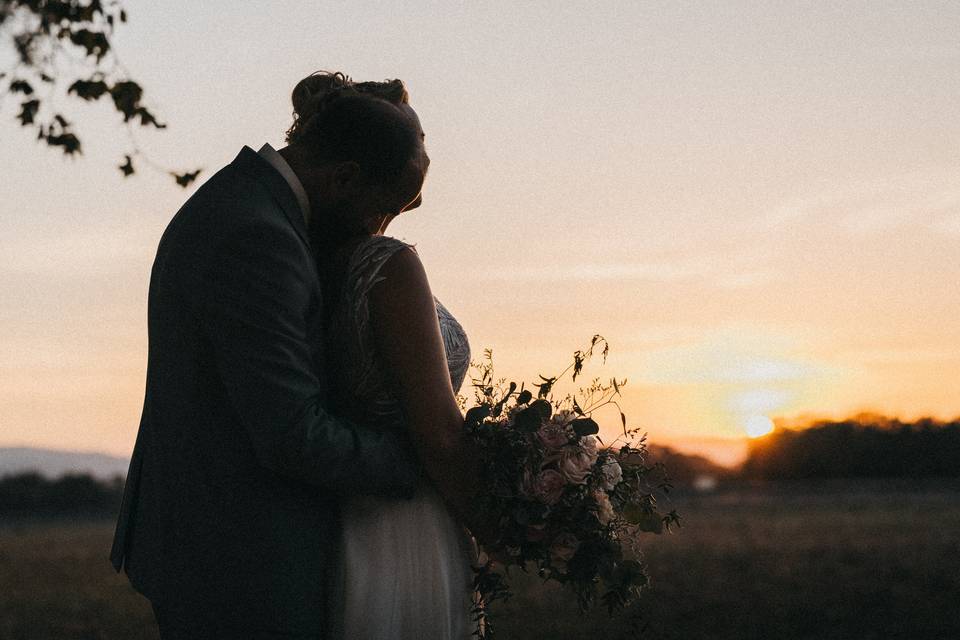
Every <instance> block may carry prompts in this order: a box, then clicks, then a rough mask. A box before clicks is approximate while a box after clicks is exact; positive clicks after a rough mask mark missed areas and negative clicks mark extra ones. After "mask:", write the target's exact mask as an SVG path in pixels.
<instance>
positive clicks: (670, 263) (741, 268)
mask: <svg viewBox="0 0 960 640" xmlns="http://www.w3.org/2000/svg"><path fill="white" fill-rule="evenodd" d="M730 254H731V255H725V254H722V253H712V254H703V253H701V254H697V255H693V256H683V257H677V258H663V259H660V260H656V261H644V262H624V263H592V264H591V263H587V264H583V263H580V264H577V263H575V264H565V265H551V266H547V265H541V266H527V267H516V268H511V269H509V270H506V269H504V270H490V271H485V272H483V273H480V274H478V277H479V278H482V279H490V280H516V281H521V282H556V281H577V282H601V281H636V280H642V281H650V282H664V283H679V282H701V283H705V284H710V285H713V286H716V287H720V288H724V289H741V288H748V287H757V286H762V285H765V284H768V283H770V282H773V281H776V280H779V279H780V277H781V276H780V273H779V272H778V271H776V270H774V269H772V268H769V267H767V266H765V265H764V264H763V262H765V258H763V257H762V256H760V255H759V254H756V253H751V252H750V251H748V250H747V249H746V248H743V249H735V250H733V251H732V252H730Z"/></svg>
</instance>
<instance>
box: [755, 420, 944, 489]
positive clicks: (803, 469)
mask: <svg viewBox="0 0 960 640" xmlns="http://www.w3.org/2000/svg"><path fill="white" fill-rule="evenodd" d="M741 473H742V475H743V476H744V477H745V478H751V479H762V480H802V479H820V478H868V477H869V478H922V477H956V476H960V418H958V419H956V420H953V421H951V422H942V421H938V420H934V419H932V418H923V419H920V420H917V421H916V422H901V421H900V420H897V419H888V418H884V417H882V416H872V415H869V414H865V415H861V416H857V417H854V418H850V419H847V420H843V421H839V422H834V421H819V422H815V423H814V424H812V425H811V426H809V427H807V428H804V429H799V430H791V429H776V430H775V431H774V432H773V433H771V434H770V435H768V436H765V437H763V438H758V439H756V440H753V441H751V446H750V451H749V456H748V458H747V461H746V462H745V463H744V465H743V468H742V472H741Z"/></svg>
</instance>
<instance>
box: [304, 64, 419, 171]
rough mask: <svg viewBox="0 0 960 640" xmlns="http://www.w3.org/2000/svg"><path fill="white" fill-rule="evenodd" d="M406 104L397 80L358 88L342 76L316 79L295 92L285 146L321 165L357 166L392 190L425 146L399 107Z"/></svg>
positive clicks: (322, 75) (311, 78)
mask: <svg viewBox="0 0 960 640" xmlns="http://www.w3.org/2000/svg"><path fill="white" fill-rule="evenodd" d="M406 101H407V92H406V89H404V87H403V83H402V82H400V81H399V80H394V81H387V82H384V83H360V84H354V83H353V82H351V81H350V79H349V78H348V77H347V76H344V75H343V74H342V73H336V74H328V73H325V72H321V73H317V74H312V75H310V76H308V77H306V78H304V79H303V80H301V81H300V82H299V83H298V84H297V87H296V88H295V89H294V91H293V107H294V112H293V114H294V123H293V125H292V126H291V127H290V129H289V130H288V131H287V142H288V143H289V144H296V145H299V146H302V147H303V148H305V149H306V150H307V152H308V153H309V154H310V155H311V156H312V157H314V158H315V159H316V160H317V161H318V162H343V161H354V162H356V163H357V164H358V165H360V167H361V169H362V170H363V171H364V172H366V173H367V175H368V177H369V178H370V179H372V180H374V181H377V182H380V183H385V184H393V183H395V182H396V181H397V180H398V179H399V178H400V176H401V175H402V173H403V171H404V169H405V168H406V167H407V164H408V163H409V162H410V160H411V159H412V158H414V157H415V154H416V153H417V151H418V150H419V145H420V144H421V142H420V135H419V131H417V129H416V127H415V126H414V124H413V122H412V121H411V120H410V119H409V118H408V117H407V116H406V114H404V113H403V112H401V111H400V109H398V108H397V106H395V105H397V104H400V103H402V102H406Z"/></svg>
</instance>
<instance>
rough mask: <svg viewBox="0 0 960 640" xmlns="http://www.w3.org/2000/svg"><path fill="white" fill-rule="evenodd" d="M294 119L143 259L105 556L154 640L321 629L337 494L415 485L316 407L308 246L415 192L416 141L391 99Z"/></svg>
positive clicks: (212, 186) (323, 107)
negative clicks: (134, 365)
mask: <svg viewBox="0 0 960 640" xmlns="http://www.w3.org/2000/svg"><path fill="white" fill-rule="evenodd" d="M304 117H305V116H304V115H303V114H301V119H303V118H304ZM305 125H306V126H307V127H308V128H309V133H310V135H309V136H306V138H305V139H304V140H303V141H301V142H298V143H296V144H291V145H290V146H288V147H285V148H283V149H281V150H280V151H279V152H278V151H275V150H274V149H273V148H272V147H270V146H269V145H265V146H264V147H263V148H262V149H261V150H260V151H259V152H255V151H253V150H252V149H250V148H249V147H244V149H243V150H242V151H241V152H240V154H239V155H238V156H237V158H236V159H235V160H234V161H233V162H232V163H230V164H229V165H228V166H226V167H225V168H223V169H221V170H220V171H219V172H218V173H217V174H216V175H214V176H213V177H212V178H211V179H210V180H209V181H208V182H207V183H206V184H205V185H203V186H202V187H201V188H200V189H199V190H198V191H197V192H196V194H195V195H194V196H193V197H191V198H190V199H189V200H188V201H187V203H186V204H185V205H184V206H183V208H182V209H180V211H179V212H178V213H177V214H176V216H175V217H174V218H173V220H172V221H171V223H170V225H169V226H168V227H167V230H166V231H165V233H164V234H163V237H162V239H161V240H160V245H159V248H158V250H157V256H156V260H155V262H154V265H153V271H152V274H151V279H150V296H149V311H148V319H149V343H150V344H149V356H148V367H147V384H146V398H145V400H144V407H143V417H142V419H141V423H140V430H139V433H138V435H137V442H136V446H135V448H134V452H133V457H132V460H131V463H130V471H129V474H128V476H127V485H126V488H125V490H124V496H123V504H122V507H121V513H120V518H119V521H118V523H117V531H116V537H115V539H114V544H113V550H112V553H111V561H112V562H113V565H114V567H115V568H116V569H117V571H120V570H121V568H125V570H126V573H127V575H128V576H129V578H130V581H131V583H132V584H133V586H134V587H135V588H136V589H137V590H138V591H140V592H141V593H143V594H144V595H145V596H146V597H147V598H149V600H150V601H151V603H152V605H153V607H154V611H155V613H156V616H157V619H158V623H159V625H160V632H161V636H162V637H163V639H164V640H168V639H178V638H204V639H214V638H230V639H231V640H233V639H240V638H304V639H305V638H313V639H316V638H320V637H322V636H323V634H324V632H325V631H326V629H327V620H326V618H325V614H326V611H327V598H328V596H329V593H330V589H331V588H336V587H335V586H331V584H330V581H331V575H332V570H333V569H334V567H335V561H336V559H337V553H338V551H337V546H336V545H337V532H338V529H337V509H336V499H337V497H338V496H342V495H347V494H356V493H370V494H379V495H396V496H404V495H407V494H409V493H411V492H412V490H413V487H414V484H415V480H416V476H417V473H418V470H417V467H416V464H415V462H414V459H413V456H412V453H411V452H410V448H409V446H408V444H407V443H405V442H404V441H402V440H401V439H400V438H399V437H398V436H396V435H395V434H389V433H380V432H375V431H370V430H367V429H364V428H363V427H362V426H359V425H354V424H350V423H349V422H347V421H345V420H342V419H340V418H338V417H336V416H333V415H331V414H330V413H328V412H327V411H326V410H325V409H324V406H325V402H326V397H325V396H326V384H325V380H324V376H323V370H324V369H323V361H324V354H323V353H322V345H323V339H322V319H323V299H322V297H321V288H320V279H319V277H318V274H317V269H316V266H315V264H316V263H315V258H314V255H313V253H312V251H313V250H316V248H317V247H320V246H330V244H331V242H334V241H335V238H336V237H338V236H346V235H349V234H350V233H351V232H352V231H354V230H356V229H357V228H359V227H360V226H361V225H362V224H363V221H364V220H366V219H367V218H370V217H375V216H377V215H382V214H383V213H385V212H388V211H391V210H395V211H400V210H401V209H402V208H403V207H404V206H405V205H406V204H409V203H411V202H414V201H415V200H416V201H417V202H419V201H418V199H417V197H418V194H419V189H420V185H421V184H422V181H423V175H422V173H423V171H424V170H425V167H424V166H422V165H423V163H422V162H421V161H420V160H419V159H420V157H421V156H422V155H423V152H422V141H421V139H420V136H419V133H418V129H417V128H416V126H415V125H414V123H412V122H411V121H410V120H409V118H408V117H407V116H406V115H405V114H404V112H403V111H402V110H400V109H398V108H397V107H396V106H395V105H393V104H390V103H388V102H386V101H383V100H379V99H376V98H373V97H370V96H365V95H359V94H353V93H349V92H348V93H340V94H338V95H336V96H333V97H332V98H330V99H326V100H324V101H322V103H320V104H319V105H317V106H316V109H315V112H314V113H311V114H309V121H308V122H305ZM418 174H419V175H418ZM411 192H412V193H411ZM308 220H309V224H308ZM372 613H373V612H372Z"/></svg>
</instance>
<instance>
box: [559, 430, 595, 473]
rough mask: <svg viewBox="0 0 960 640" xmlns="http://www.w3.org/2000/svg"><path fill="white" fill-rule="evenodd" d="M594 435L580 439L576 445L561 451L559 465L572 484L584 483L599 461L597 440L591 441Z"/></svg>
mask: <svg viewBox="0 0 960 640" xmlns="http://www.w3.org/2000/svg"><path fill="white" fill-rule="evenodd" d="M591 440H593V437H592V436H587V437H585V438H581V439H580V443H579V444H577V445H575V446H570V447H564V448H563V449H562V450H561V451H560V459H559V462H558V464H557V467H558V468H559V469H560V473H561V474H562V475H563V477H564V478H566V480H567V482H570V483H572V484H583V483H584V482H586V480H587V476H588V475H590V470H591V468H592V467H593V465H594V463H596V461H597V447H596V442H595V441H594V442H591Z"/></svg>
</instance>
